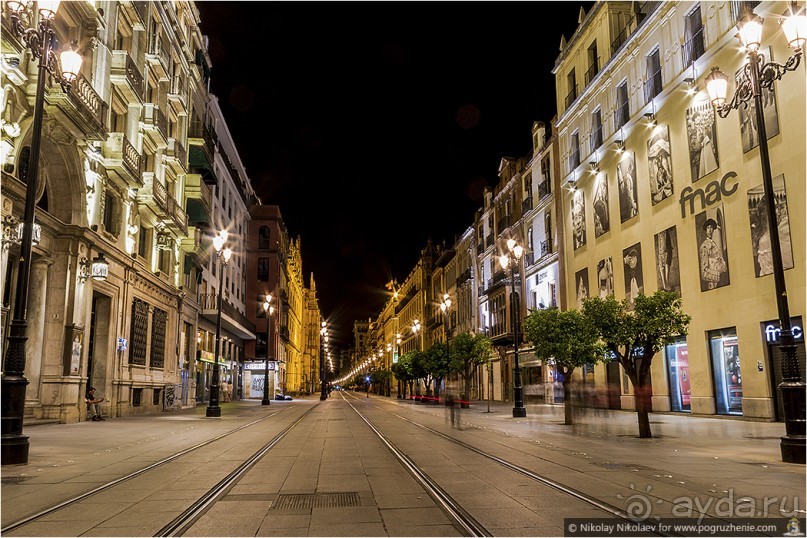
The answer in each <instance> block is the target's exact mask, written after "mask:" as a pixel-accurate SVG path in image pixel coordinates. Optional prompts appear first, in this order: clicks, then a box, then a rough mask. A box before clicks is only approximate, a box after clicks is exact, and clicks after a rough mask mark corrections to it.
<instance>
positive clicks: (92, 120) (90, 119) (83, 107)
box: [45, 75, 107, 142]
mask: <svg viewBox="0 0 807 538" xmlns="http://www.w3.org/2000/svg"><path fill="white" fill-rule="evenodd" d="M45 101H46V102H47V104H48V105H50V106H49V107H47V108H46V110H47V112H48V114H55V115H59V113H61V114H64V115H65V116H67V117H68V118H69V119H70V121H72V122H73V123H75V124H76V126H77V128H78V129H79V130H80V131H82V132H83V133H84V137H85V138H86V139H87V140H97V141H99V142H103V141H105V140H106V136H107V133H106V128H105V127H104V121H105V118H106V112H107V104H106V103H105V102H104V101H103V100H102V99H101V97H100V96H99V95H98V94H97V93H96V92H95V89H93V87H92V84H90V83H89V82H88V81H87V79H86V78H84V76H83V75H79V76H78V78H77V79H76V81H75V82H74V83H73V85H72V86H71V87H70V91H69V92H67V93H65V92H64V91H62V87H61V86H59V85H58V84H53V85H51V86H49V87H48V88H47V89H46V91H45Z"/></svg>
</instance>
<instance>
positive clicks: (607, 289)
mask: <svg viewBox="0 0 807 538" xmlns="http://www.w3.org/2000/svg"><path fill="white" fill-rule="evenodd" d="M597 284H598V286H599V288H600V292H599V293H600V298H601V299H605V298H606V297H613V296H614V265H613V263H612V262H611V256H608V257H607V258H603V259H602V260H600V262H599V263H598V264H597Z"/></svg>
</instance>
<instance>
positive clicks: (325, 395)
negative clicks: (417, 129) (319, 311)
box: [319, 321, 328, 401]
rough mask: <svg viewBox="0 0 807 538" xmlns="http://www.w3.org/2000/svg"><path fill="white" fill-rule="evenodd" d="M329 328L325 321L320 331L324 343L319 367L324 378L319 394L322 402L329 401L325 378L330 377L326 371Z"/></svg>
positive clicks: (321, 381) (321, 380) (321, 379)
mask: <svg viewBox="0 0 807 538" xmlns="http://www.w3.org/2000/svg"><path fill="white" fill-rule="evenodd" d="M327 326H328V324H327V323H325V322H324V321H323V322H322V328H321V329H320V330H319V334H320V341H321V342H322V352H321V353H320V356H319V366H320V371H321V373H322V376H321V378H320V380H319V382H320V386H321V392H320V394H319V399H320V401H325V400H326V399H328V389H327V387H326V386H325V383H326V380H325V377H326V376H327V375H328V374H327V371H326V369H325V352H326V351H327V349H328V328H327Z"/></svg>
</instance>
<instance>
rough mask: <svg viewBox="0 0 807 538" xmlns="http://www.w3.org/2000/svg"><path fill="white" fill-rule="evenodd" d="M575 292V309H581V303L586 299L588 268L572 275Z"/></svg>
mask: <svg viewBox="0 0 807 538" xmlns="http://www.w3.org/2000/svg"><path fill="white" fill-rule="evenodd" d="M574 282H575V290H577V309H578V310H579V309H581V308H583V301H585V300H586V299H588V289H589V288H588V267H584V268H582V269H580V270H579V271H577V272H576V273H575V274H574Z"/></svg>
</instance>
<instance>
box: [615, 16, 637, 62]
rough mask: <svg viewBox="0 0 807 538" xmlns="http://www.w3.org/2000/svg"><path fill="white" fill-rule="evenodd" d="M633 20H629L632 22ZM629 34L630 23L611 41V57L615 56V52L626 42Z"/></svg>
mask: <svg viewBox="0 0 807 538" xmlns="http://www.w3.org/2000/svg"><path fill="white" fill-rule="evenodd" d="M632 20H633V19H631V21H632ZM630 34H631V28H630V22H629V23H628V24H627V25H625V27H624V28H622V30H621V31H620V32H619V33H618V34H617V35H616V37H615V38H614V39H613V41H611V56H614V55H616V51H618V50H619V48H620V47H621V46H622V45H624V44H625V41H627V40H628V36H629V35H630Z"/></svg>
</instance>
